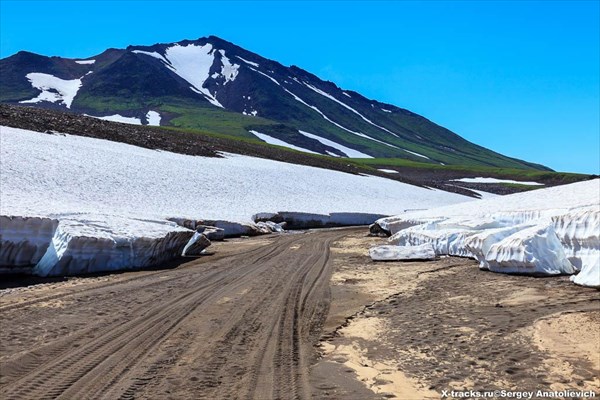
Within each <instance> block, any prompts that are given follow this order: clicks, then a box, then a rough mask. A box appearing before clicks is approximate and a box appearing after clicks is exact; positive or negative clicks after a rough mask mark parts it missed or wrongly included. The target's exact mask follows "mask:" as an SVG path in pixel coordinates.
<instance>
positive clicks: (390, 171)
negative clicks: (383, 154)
mask: <svg viewBox="0 0 600 400" xmlns="http://www.w3.org/2000/svg"><path fill="white" fill-rule="evenodd" d="M377 171H381V172H385V173H388V174H397V173H398V171H396V170H393V169H385V168H378V169H377Z"/></svg>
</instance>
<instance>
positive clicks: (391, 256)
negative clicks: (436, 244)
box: [369, 243, 435, 261]
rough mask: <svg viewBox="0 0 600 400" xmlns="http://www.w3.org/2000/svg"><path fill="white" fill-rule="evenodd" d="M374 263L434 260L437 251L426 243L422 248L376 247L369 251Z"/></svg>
mask: <svg viewBox="0 0 600 400" xmlns="http://www.w3.org/2000/svg"><path fill="white" fill-rule="evenodd" d="M369 255H370V256H371V259H373V260H374V261H407V260H434V259H435V251H434V250H433V247H432V246H431V245H430V244H428V243H426V244H422V245H420V246H389V245H384V246H375V247H371V248H370V249H369Z"/></svg>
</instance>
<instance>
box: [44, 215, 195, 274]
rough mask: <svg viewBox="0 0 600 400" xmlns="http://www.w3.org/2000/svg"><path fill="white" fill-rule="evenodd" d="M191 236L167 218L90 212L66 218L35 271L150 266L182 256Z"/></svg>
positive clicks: (110, 269) (66, 272) (67, 271)
mask: <svg viewBox="0 0 600 400" xmlns="http://www.w3.org/2000/svg"><path fill="white" fill-rule="evenodd" d="M192 235H193V232H191V231H190V230H188V229H185V228H181V227H179V226H177V225H176V224H174V223H169V222H168V221H141V220H134V219H130V218H122V217H114V216H112V217H110V218H107V216H88V215H86V216H83V218H82V216H79V217H78V219H64V220H62V221H60V223H59V225H58V227H57V229H56V231H55V232H54V236H53V237H52V240H51V242H50V245H49V247H48V249H47V250H46V252H45V254H44V256H43V257H42V258H41V259H40V261H39V262H38V263H37V265H36V266H35V268H34V269H33V273H34V274H35V275H39V276H62V275H77V274H87V273H92V272H99V271H118V270H127V269H138V268H144V267H151V266H155V265H159V264H161V263H164V262H165V261H169V260H171V259H173V258H175V257H178V256H179V255H181V253H182V250H183V248H184V246H185V245H186V244H187V243H188V242H189V240H190V238H191V237H192Z"/></svg>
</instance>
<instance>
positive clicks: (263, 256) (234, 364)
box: [0, 229, 353, 399]
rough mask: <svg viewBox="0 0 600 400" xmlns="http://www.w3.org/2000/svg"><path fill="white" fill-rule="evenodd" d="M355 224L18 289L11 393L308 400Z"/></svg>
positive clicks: (1, 363) (12, 307)
mask: <svg viewBox="0 0 600 400" xmlns="http://www.w3.org/2000/svg"><path fill="white" fill-rule="evenodd" d="M349 232H353V230H351V229H350V230H348V229H344V230H326V231H319V232H310V233H306V234H293V235H282V236H273V237H269V238H267V239H253V240H247V241H239V242H238V244H239V245H238V246H231V243H229V244H222V245H217V246H216V247H217V250H219V251H217V252H216V254H215V255H213V256H206V257H202V258H200V259H197V260H194V261H192V262H189V263H186V264H184V265H182V266H180V267H179V268H177V269H171V270H163V271H144V272H136V273H128V274H121V275H113V276H108V277H101V278H88V279H80V280H77V279H75V280H73V281H68V282H61V283H57V284H48V285H39V286H36V287H33V288H24V289H17V290H12V291H11V290H9V291H8V292H5V293H4V295H3V296H2V297H0V301H1V303H0V313H1V314H0V315H1V317H0V323H1V329H0V373H1V377H0V392H1V393H2V394H3V396H2V397H3V398H4V399H46V398H61V399H88V398H89V399H98V398H106V399H118V398H121V399H128V398H136V399H139V398H141V399H144V398H147V399H156V398H173V399H182V398H195V399H201V398H206V399H220V398H222V399H230V398H247V399H262V398H265V399H266V398H284V399H288V398H289V399H294V398H308V397H310V396H311V394H310V385H309V382H308V367H309V364H310V363H311V361H313V360H314V359H313V357H314V356H315V352H314V348H315V347H314V345H315V344H316V342H317V341H318V338H319V335H320V330H321V326H322V324H323V322H324V320H325V317H326V314H327V310H328V306H329V296H330V294H329V286H328V285H329V279H330V276H331V263H330V262H329V254H330V253H329V246H330V244H331V243H332V242H333V241H335V240H337V239H339V238H341V237H342V236H344V235H346V234H347V233H349ZM219 246H222V247H219Z"/></svg>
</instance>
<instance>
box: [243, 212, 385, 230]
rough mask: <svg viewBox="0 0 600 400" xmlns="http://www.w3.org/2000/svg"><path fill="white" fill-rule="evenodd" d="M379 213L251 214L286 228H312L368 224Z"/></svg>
mask: <svg viewBox="0 0 600 400" xmlns="http://www.w3.org/2000/svg"><path fill="white" fill-rule="evenodd" d="M381 217H382V215H381V214H370V213H331V214H316V213H303V212H291V211H280V212H277V213H258V214H254V215H253V216H252V219H253V220H254V221H255V222H269V221H272V222H276V223H285V224H286V228H288V229H313V228H323V227H339V226H357V225H369V224H371V223H373V221H375V220H377V219H379V218H381Z"/></svg>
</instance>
